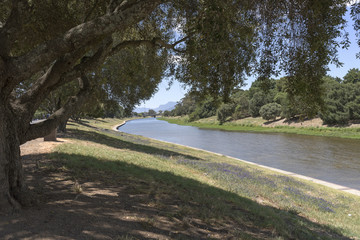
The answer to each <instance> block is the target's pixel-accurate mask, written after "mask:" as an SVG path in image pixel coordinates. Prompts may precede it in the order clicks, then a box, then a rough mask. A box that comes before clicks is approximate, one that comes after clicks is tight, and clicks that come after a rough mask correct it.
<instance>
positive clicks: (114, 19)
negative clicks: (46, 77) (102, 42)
mask: <svg viewBox="0 0 360 240" xmlns="http://www.w3.org/2000/svg"><path fill="white" fill-rule="evenodd" d="M161 2H162V0H146V1H145V0H142V1H137V3H136V4H134V5H133V6H131V7H128V8H126V9H125V10H123V11H119V12H116V13H112V14H106V15H104V16H102V17H99V18H96V19H94V20H92V21H89V22H86V23H83V24H80V25H78V26H76V27H74V28H72V29H70V30H69V31H68V32H66V33H65V34H64V35H63V36H62V37H59V38H56V39H53V40H51V41H48V42H46V43H44V44H41V45H39V46H38V47H37V48H35V49H33V50H32V51H30V52H28V53H27V54H25V55H23V56H19V57H16V58H13V59H11V63H10V64H9V69H8V70H9V71H8V72H9V75H8V80H7V81H8V82H7V84H6V86H7V89H6V91H3V94H10V93H11V91H12V89H13V88H14V87H15V86H16V85H17V84H18V83H20V82H21V81H24V80H26V79H29V78H30V77H31V76H32V75H33V74H35V73H36V72H38V71H40V70H41V69H42V68H44V67H45V66H46V65H48V64H49V63H51V62H53V61H55V60H56V59H59V58H61V56H64V55H65V54H66V53H71V52H73V51H76V49H79V48H82V47H84V46H87V45H88V44H89V42H91V41H94V40H95V39H99V38H102V37H104V36H110V35H111V34H112V33H114V32H115V31H118V30H124V29H126V28H128V27H129V26H131V25H133V24H135V23H137V22H139V21H140V20H142V19H144V18H145V17H146V16H148V15H149V14H150V13H151V12H152V11H153V10H154V9H155V8H156V7H157V6H158V5H159V4H160V3H161Z"/></svg>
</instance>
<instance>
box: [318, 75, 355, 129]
mask: <svg viewBox="0 0 360 240" xmlns="http://www.w3.org/2000/svg"><path fill="white" fill-rule="evenodd" d="M327 89H328V90H327V95H326V99H325V103H326V109H325V110H324V111H322V112H321V114H320V117H321V119H322V120H323V121H324V123H326V124H347V123H349V121H359V120H360V97H359V96H360V82H358V83H355V84H354V83H346V82H345V81H343V82H341V83H339V82H336V81H328V82H327Z"/></svg>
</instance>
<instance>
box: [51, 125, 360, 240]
mask: <svg viewBox="0 0 360 240" xmlns="http://www.w3.org/2000/svg"><path fill="white" fill-rule="evenodd" d="M102 121H103V122H102ZM102 121H99V120H87V122H86V125H87V126H86V125H83V124H76V123H72V125H71V126H69V128H70V130H69V133H70V136H71V137H72V140H71V143H68V144H62V145H60V146H59V147H58V148H57V150H56V153H54V154H53V158H57V159H60V160H61V161H62V162H63V165H64V167H65V168H66V169H68V170H69V171H71V172H72V174H74V176H75V177H76V178H77V179H89V178H90V179H91V180H100V181H104V182H108V183H109V184H118V183H119V182H126V183H127V184H132V185H133V188H132V191H135V192H143V193H145V194H149V195H151V196H152V198H153V203H151V204H154V205H155V206H157V207H159V208H161V209H163V210H164V212H165V213H164V215H165V216H167V217H168V218H169V221H171V219H173V218H177V219H181V220H182V221H183V223H184V224H185V225H186V221H187V220H186V219H187V218H189V217H196V218H201V219H202V220H203V221H205V222H208V223H209V224H210V223H212V222H214V221H215V222H217V223H221V224H225V223H226V222H227V221H230V220H231V221H235V222H236V223H237V224H239V225H241V224H244V225H247V226H254V227H257V228H259V229H263V230H264V231H265V232H267V233H268V234H269V233H271V235H272V237H273V238H275V239H336V238H335V237H334V234H330V235H329V234H328V233H329V232H332V231H336V232H338V233H341V234H343V235H345V236H349V237H354V238H355V239H359V237H360V224H359V223H360V214H359V213H360V198H359V197H357V196H354V195H351V194H348V193H344V192H340V191H337V190H333V189H330V188H327V187H325V186H321V185H317V184H314V183H311V182H308V181H306V180H300V179H296V178H292V177H289V176H285V175H282V174H279V173H275V172H273V171H270V170H267V169H263V168H260V167H257V166H252V165H249V164H246V163H243V162H239V161H236V160H234V159H230V158H227V157H223V156H219V155H216V154H211V153H208V152H204V151H198V150H194V149H191V148H186V147H183V146H179V145H173V144H167V143H163V142H159V141H155V140H151V139H147V138H144V137H140V136H134V135H130V134H125V133H116V132H112V131H109V130H107V129H109V128H111V127H112V126H114V125H116V124H117V123H121V121H122V120H116V119H115V120H114V119H105V120H102ZM89 126H90V127H89ZM91 126H92V127H91ZM167 199H177V204H178V209H177V210H176V211H173V210H169V206H167V204H166V200H167ZM233 234H237V236H238V237H239V238H241V239H253V238H252V237H251V235H247V234H246V233H244V231H240V230H239V229H237V228H234V229H233ZM356 237H357V238H356Z"/></svg>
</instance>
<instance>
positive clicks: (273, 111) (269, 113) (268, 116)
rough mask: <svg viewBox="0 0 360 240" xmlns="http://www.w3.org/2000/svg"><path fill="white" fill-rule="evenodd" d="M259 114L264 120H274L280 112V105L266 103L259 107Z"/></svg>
mask: <svg viewBox="0 0 360 240" xmlns="http://www.w3.org/2000/svg"><path fill="white" fill-rule="evenodd" d="M259 113H260V116H261V117H262V118H263V119H265V120H275V119H276V117H278V116H280V114H281V105H280V104H278V103H268V104H266V105H264V106H262V107H261V108H260V111H259Z"/></svg>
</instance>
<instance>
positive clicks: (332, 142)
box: [118, 118, 360, 190]
mask: <svg viewBox="0 0 360 240" xmlns="http://www.w3.org/2000/svg"><path fill="white" fill-rule="evenodd" d="M118 130H119V131H121V132H126V133H130V134H136V135H142V136H145V137H149V138H153V139H157V140H162V141H168V142H172V143H178V144H182V145H186V146H191V147H195V148H200V149H204V150H208V151H212V152H216V153H220V154H224V155H228V156H231V157H235V158H240V159H243V160H247V161H250V162H254V163H258V164H261V165H265V166H269V167H274V168H278V169H281V170H285V171H290V172H294V173H297V174H301V175H305V176H309V177H312V178H316V179H320V180H323V181H328V182H331V183H335V184H339V185H343V186H347V187H350V188H354V189H357V190H360V140H351V139H342V138H332V137H315V136H305V135H296V134H281V133H249V132H228V131H220V130H207V129H206V130H205V129H199V128H197V127H191V126H181V125H177V124H170V123H168V122H166V121H160V120H157V119H155V118H145V119H139V120H133V121H129V122H127V123H126V124H125V125H123V126H121V127H120V128H119V129H118Z"/></svg>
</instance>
